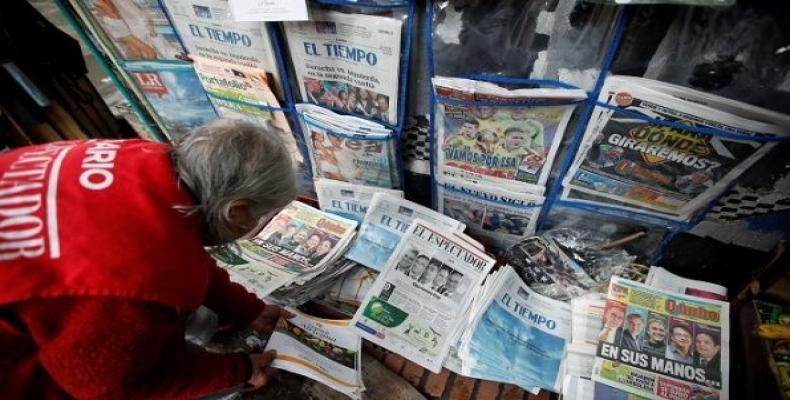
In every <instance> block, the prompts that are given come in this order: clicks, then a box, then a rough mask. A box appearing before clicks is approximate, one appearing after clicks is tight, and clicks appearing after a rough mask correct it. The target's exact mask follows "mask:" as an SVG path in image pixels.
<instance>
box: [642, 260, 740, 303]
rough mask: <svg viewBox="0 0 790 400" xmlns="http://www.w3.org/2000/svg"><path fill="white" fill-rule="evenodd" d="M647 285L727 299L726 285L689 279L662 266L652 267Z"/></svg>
mask: <svg viewBox="0 0 790 400" xmlns="http://www.w3.org/2000/svg"><path fill="white" fill-rule="evenodd" d="M645 285H648V286H652V287H654V288H658V289H663V290H668V291H670V292H675V293H683V294H687V295H689V296H697V297H704V298H706V299H713V300H721V301H727V288H726V287H724V286H721V285H717V284H715V283H710V282H705V281H698V280H694V279H687V278H684V277H682V276H678V275H675V274H673V273H671V272H669V271H667V270H666V269H665V268H661V267H655V266H654V267H650V272H648V274H647V280H645Z"/></svg>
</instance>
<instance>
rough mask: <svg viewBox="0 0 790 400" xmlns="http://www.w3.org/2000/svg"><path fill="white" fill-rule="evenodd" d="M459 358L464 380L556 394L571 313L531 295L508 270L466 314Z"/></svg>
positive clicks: (498, 275) (489, 284)
mask: <svg viewBox="0 0 790 400" xmlns="http://www.w3.org/2000/svg"><path fill="white" fill-rule="evenodd" d="M469 315H470V321H471V322H470V323H469V325H468V327H467V329H466V330H465V331H464V333H463V335H462V336H461V340H460V345H459V348H458V358H459V359H460V360H461V370H462V374H463V375H467V376H471V377H474V378H478V379H487V380H493V381H498V382H506V383H511V384H514V385H517V386H520V387H521V388H523V389H525V390H528V391H531V392H532V393H535V394H537V393H538V391H539V390H540V389H546V390H549V391H552V392H559V391H560V386H561V383H562V378H563V374H562V364H563V359H564V356H565V348H566V345H567V342H568V341H569V340H570V338H571V307H570V306H569V305H568V304H566V303H563V302H561V301H557V300H553V299H550V298H548V297H545V296H541V295H540V294H538V293H536V292H534V291H533V290H532V289H530V288H529V287H528V286H527V285H526V284H525V283H524V282H523V281H522V280H521V279H520V278H519V276H518V274H517V273H516V271H515V270H514V269H513V268H512V267H510V266H509V265H505V266H504V267H503V268H501V269H499V270H498V271H496V272H495V273H494V274H493V275H491V276H490V277H489V278H488V279H487V280H486V283H485V285H484V286H483V288H482V291H481V293H480V295H479V297H478V298H476V299H475V302H474V304H473V306H472V308H471V310H470V311H469Z"/></svg>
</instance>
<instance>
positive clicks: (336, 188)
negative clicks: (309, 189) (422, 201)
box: [315, 179, 403, 223]
mask: <svg viewBox="0 0 790 400" xmlns="http://www.w3.org/2000/svg"><path fill="white" fill-rule="evenodd" d="M315 192H316V194H317V195H318V205H319V206H320V208H321V210H323V211H327V212H331V213H333V214H337V215H339V216H341V217H343V218H348V219H351V220H354V221H357V222H359V223H362V220H363V219H364V218H365V214H366V213H367V212H368V207H369V206H370V202H371V200H373V195H374V194H376V193H379V192H381V193H388V194H390V195H392V196H395V197H399V198H403V191H401V190H391V189H382V188H378V187H371V186H363V185H355V184H353V183H348V182H341V181H336V180H332V179H316V180H315Z"/></svg>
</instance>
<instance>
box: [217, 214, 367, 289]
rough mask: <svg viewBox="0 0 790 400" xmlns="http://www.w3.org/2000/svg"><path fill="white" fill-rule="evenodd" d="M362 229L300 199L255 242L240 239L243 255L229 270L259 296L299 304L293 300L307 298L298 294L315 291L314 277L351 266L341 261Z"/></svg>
mask: <svg viewBox="0 0 790 400" xmlns="http://www.w3.org/2000/svg"><path fill="white" fill-rule="evenodd" d="M356 226H357V223H356V222H354V221H351V220H347V219H345V218H342V217H338V216H336V215H332V214H327V213H323V212H321V211H319V210H316V209H314V208H312V207H310V206H308V205H306V204H303V203H300V202H298V201H295V202H292V203H291V204H289V205H288V206H287V207H285V208H284V209H283V210H282V211H280V213H279V214H277V215H276V216H275V217H274V218H273V219H272V221H271V222H270V223H269V224H268V225H267V226H266V227H265V228H264V229H263V230H262V231H261V232H260V233H259V234H258V235H256V236H255V237H254V238H252V239H249V240H242V241H240V242H239V248H240V254H239V255H238V256H237V257H235V258H234V259H233V260H231V262H230V263H227V262H224V265H223V266H224V267H225V268H226V269H227V270H228V272H229V274H230V276H231V279H234V280H236V281H237V282H238V283H240V284H242V285H244V286H245V287H246V288H247V289H248V290H250V291H251V292H253V293H255V294H256V295H258V297H260V298H264V297H267V296H269V295H271V294H272V293H273V292H274V291H275V290H277V293H276V294H275V296H274V297H275V300H278V302H280V303H283V304H295V301H293V300H291V299H290V297H289V296H291V295H293V296H294V299H295V300H305V299H303V297H304V296H298V295H299V294H300V293H302V292H304V291H309V290H310V289H311V288H312V286H311V283H312V282H311V281H312V280H313V279H315V278H317V277H321V276H322V275H323V274H326V275H331V274H334V273H337V270H341V269H342V268H345V267H346V266H344V265H343V264H337V263H335V261H336V260H337V259H338V258H339V257H340V256H341V255H342V254H343V252H344V251H345V249H346V247H347V246H348V244H349V242H350V241H351V239H352V238H353V236H354V229H355V228H356ZM221 261H225V260H221ZM318 282H320V280H319V281H318Z"/></svg>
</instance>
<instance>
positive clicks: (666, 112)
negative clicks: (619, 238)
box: [563, 76, 790, 220]
mask: <svg viewBox="0 0 790 400" xmlns="http://www.w3.org/2000/svg"><path fill="white" fill-rule="evenodd" d="M599 100H600V101H601V102H604V103H607V104H609V105H611V106H615V107H618V108H619V109H622V110H626V111H634V112H639V113H641V114H644V115H646V116H648V117H651V118H655V119H658V120H663V121H668V122H676V123H679V124H684V125H688V126H694V127H709V128H716V129H720V130H724V131H727V132H731V133H735V134H742V135H744V136H745V137H747V138H748V137H750V136H751V137H756V136H764V135H769V136H777V135H783V134H786V132H788V130H789V128H790V117H787V116H784V115H782V114H778V113H775V112H772V111H768V110H763V109H759V108H757V107H753V106H750V105H747V104H744V103H739V102H736V101H733V100H729V99H724V98H721V97H716V96H713V95H709V94H706V93H702V92H697V91H694V90H691V89H687V88H680V87H678V86H674V85H670V84H667V83H663V82H656V81H651V80H648V79H643V78H633V77H618V76H615V77H610V78H607V81H606V84H605V86H604V88H603V90H602V91H601V97H600V98H599ZM775 144H776V143H761V142H757V141H751V140H748V139H746V140H735V139H730V138H724V137H720V136H711V135H705V134H700V133H695V132H689V131H685V130H681V129H676V128H674V127H667V126H662V125H657V124H654V123H651V122H649V121H646V120H644V119H640V118H636V117H635V116H632V115H629V114H625V113H623V112H620V111H613V110H610V109H606V108H603V107H598V108H596V111H595V112H594V113H593V116H592V118H591V120H590V122H589V124H588V125H587V130H586V131H585V136H584V139H583V142H582V146H581V147H580V149H579V152H578V153H577V158H576V160H575V161H574V163H573V165H572V167H571V169H570V171H569V172H568V175H567V176H566V178H565V179H564V181H563V184H564V185H565V187H566V189H573V190H577V191H580V192H583V193H587V194H590V195H594V196H597V197H600V198H604V199H609V200H611V201H614V202H621V203H624V204H626V205H630V206H631V207H632V208H637V209H647V210H651V211H654V212H660V213H663V214H666V215H667V216H669V217H670V218H673V219H679V220H681V219H687V218H688V217H689V216H690V215H691V214H693V212H695V211H697V210H698V209H699V208H701V207H703V206H704V205H705V204H707V203H708V202H710V201H712V200H713V199H714V198H715V197H716V196H717V195H718V194H720V193H721V192H722V191H723V190H724V189H725V188H726V187H727V186H728V185H729V183H730V182H731V181H732V180H733V179H735V178H736V177H738V176H739V175H740V174H741V173H743V172H744V171H745V170H746V169H747V168H748V167H750V166H751V165H752V164H754V163H755V162H756V161H757V160H758V159H760V158H761V157H762V156H763V155H765V153H767V152H768V150H770V149H771V148H773V147H774V146H775Z"/></svg>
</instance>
